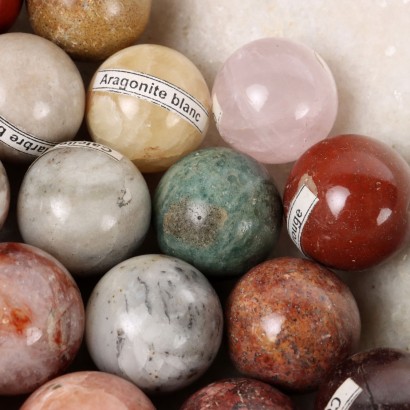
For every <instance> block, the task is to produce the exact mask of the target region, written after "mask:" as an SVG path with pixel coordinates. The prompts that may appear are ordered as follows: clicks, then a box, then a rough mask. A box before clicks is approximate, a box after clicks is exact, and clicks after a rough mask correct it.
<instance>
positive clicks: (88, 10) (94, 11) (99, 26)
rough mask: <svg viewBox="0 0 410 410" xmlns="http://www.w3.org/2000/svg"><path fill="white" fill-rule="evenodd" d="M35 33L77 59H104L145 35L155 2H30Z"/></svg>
mask: <svg viewBox="0 0 410 410" xmlns="http://www.w3.org/2000/svg"><path fill="white" fill-rule="evenodd" d="M26 3H27V14H28V17H29V20H30V24H31V27H32V28H33V30H34V32H35V33H36V34H37V35H39V36H41V37H45V38H47V39H49V40H51V41H53V42H54V43H56V44H57V45H58V46H60V47H61V48H63V49H64V50H65V51H66V52H67V53H68V54H70V55H71V56H72V57H73V58H77V59H82V60H91V61H97V60H104V59H105V58H107V57H109V56H110V55H112V54H114V53H115V52H117V51H118V50H121V49H123V48H125V47H129V46H131V45H132V44H134V43H135V41H136V40H137V39H138V38H139V37H140V36H141V34H142V33H143V32H144V30H145V28H146V26H147V24H148V21H149V16H150V12H151V0H95V1H81V0H54V1H50V0H27V2H26Z"/></svg>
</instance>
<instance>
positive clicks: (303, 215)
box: [286, 184, 319, 253]
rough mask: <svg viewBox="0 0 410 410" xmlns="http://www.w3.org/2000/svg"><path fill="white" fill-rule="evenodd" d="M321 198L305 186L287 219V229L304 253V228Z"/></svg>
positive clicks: (297, 196) (294, 201) (292, 204)
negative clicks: (302, 243)
mask: <svg viewBox="0 0 410 410" xmlns="http://www.w3.org/2000/svg"><path fill="white" fill-rule="evenodd" d="M318 201H319V198H318V197H317V196H316V195H315V194H314V193H313V192H312V191H311V190H310V189H309V188H308V187H307V186H306V185H305V184H303V185H302V186H301V187H300V188H299V191H298V192H297V193H296V195H295V197H294V198H293V200H292V202H291V204H290V207H289V213H288V217H287V221H286V222H287V229H288V232H289V235H290V237H291V239H292V241H293V242H294V243H295V245H296V246H297V247H298V248H299V250H300V251H301V252H302V253H303V249H302V246H301V243H300V240H301V237H302V232H303V228H304V226H305V224H306V222H307V220H308V217H309V215H310V213H311V212H312V210H313V208H314V207H315V205H316V204H317V202H318Z"/></svg>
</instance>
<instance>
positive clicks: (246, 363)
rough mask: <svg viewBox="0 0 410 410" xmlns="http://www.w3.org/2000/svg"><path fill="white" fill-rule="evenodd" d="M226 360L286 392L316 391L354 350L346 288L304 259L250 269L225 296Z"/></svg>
mask: <svg viewBox="0 0 410 410" xmlns="http://www.w3.org/2000/svg"><path fill="white" fill-rule="evenodd" d="M226 320H227V334H228V343H229V353H230V357H231V359H232V361H233V363H234V365H235V367H236V368H237V369H238V370H239V371H240V372H241V373H243V374H245V375H248V376H249V377H254V378H257V379H260V380H263V381H265V382H268V383H270V384H273V385H276V386H279V387H282V388H285V389H288V390H293V391H307V390H313V389H316V388H317V387H318V386H319V385H320V384H321V383H322V382H323V380H324V377H325V376H326V374H327V373H328V372H329V371H330V370H332V369H333V368H334V367H335V366H336V365H337V364H338V363H339V362H341V361H342V360H344V359H345V358H346V357H348V356H349V355H350V354H351V353H352V352H353V349H355V348H356V347H357V344H358V341H359V336H360V327H361V323H360V317H359V311H358V308H357V305H356V301H355V300H354V298H353V296H352V294H351V292H350V290H349V288H348V287H347V286H346V285H345V284H344V283H343V282H342V281H341V280H340V279H339V278H338V277H337V276H336V275H335V274H334V273H333V272H331V271H329V270H328V269H326V268H324V267H322V266H321V265H319V264H317V263H315V262H311V261H309V260H307V259H299V258H289V257H283V258H276V259H271V260H269V261H266V262H264V263H261V264H259V265H257V266H256V267H254V268H253V269H251V270H250V271H249V272H248V273H247V274H246V275H244V276H243V277H242V278H241V279H240V280H239V281H238V283H237V284H236V285H235V287H234V289H233V291H232V293H231V294H230V296H229V299H228V303H227V309H226Z"/></svg>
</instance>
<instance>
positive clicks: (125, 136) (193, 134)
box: [86, 44, 211, 172]
mask: <svg viewBox="0 0 410 410" xmlns="http://www.w3.org/2000/svg"><path fill="white" fill-rule="evenodd" d="M210 111H211V97H210V92H209V88H208V85H207V84H206V82H205V79H204V77H203V76H202V74H201V72H200V71H199V70H198V68H197V67H196V66H195V65H194V64H193V63H192V62H191V61H190V60H189V59H188V58H187V57H185V56H184V55H182V54H181V53H179V52H178V51H176V50H173V49H171V48H168V47H165V46H160V45H155V44H139V45H136V46H132V47H128V48H125V49H123V50H121V51H118V52H117V53H116V54H114V55H113V56H111V57H109V58H108V59H107V60H105V61H104V62H103V63H102V65H101V66H100V67H99V68H98V70H97V72H96V73H95V74H94V77H93V78H92V80H91V83H90V87H89V90H88V93H87V111H86V120H87V125H88V129H89V132H90V134H91V137H92V139H93V140H94V141H96V142H98V143H101V144H104V145H107V146H109V147H111V148H113V149H115V150H117V151H119V152H121V153H122V154H124V155H126V156H127V157H128V158H129V159H131V160H132V161H133V162H134V163H135V164H136V165H137V166H138V168H139V169H140V170H141V172H159V171H164V170H166V169H168V168H169V167H170V166H171V165H172V164H173V163H175V162H176V161H178V160H179V159H180V158H181V157H183V156H184V155H186V154H188V153H189V152H191V151H193V150H194V149H196V148H198V147H199V145H200V144H201V142H202V141H203V139H204V137H205V135H206V132H207V130H208V126H209V112H210Z"/></svg>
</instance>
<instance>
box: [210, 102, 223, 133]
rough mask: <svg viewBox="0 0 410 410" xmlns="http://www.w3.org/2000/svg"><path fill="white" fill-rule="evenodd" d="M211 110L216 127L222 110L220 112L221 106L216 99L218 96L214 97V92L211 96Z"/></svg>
mask: <svg viewBox="0 0 410 410" xmlns="http://www.w3.org/2000/svg"><path fill="white" fill-rule="evenodd" d="M212 112H213V114H214V120H215V124H216V126H217V127H218V125H219V122H220V121H221V118H222V115H223V112H222V108H221V106H220V105H219V101H218V98H217V97H216V94H214V95H213V96H212Z"/></svg>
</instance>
